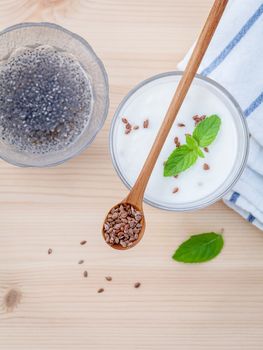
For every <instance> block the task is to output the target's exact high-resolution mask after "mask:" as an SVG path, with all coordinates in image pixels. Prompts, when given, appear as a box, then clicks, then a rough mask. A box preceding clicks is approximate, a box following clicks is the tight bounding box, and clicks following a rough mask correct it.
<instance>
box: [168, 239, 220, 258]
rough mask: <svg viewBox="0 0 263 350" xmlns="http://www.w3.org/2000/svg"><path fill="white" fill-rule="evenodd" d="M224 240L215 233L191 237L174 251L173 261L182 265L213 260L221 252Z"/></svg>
mask: <svg viewBox="0 0 263 350" xmlns="http://www.w3.org/2000/svg"><path fill="white" fill-rule="evenodd" d="M223 246H224V240H223V237H222V235H221V234H219V233H215V232H208V233H201V234H198V235H194V236H191V237H190V238H189V239H188V240H187V241H185V242H183V243H182V244H181V245H180V246H179V248H178V249H177V250H176V251H175V253H174V255H173V259H174V260H176V261H179V262H184V263H201V262H205V261H209V260H211V259H213V258H215V257H216V256H217V255H218V254H219V253H220V252H221V250H222V248H223Z"/></svg>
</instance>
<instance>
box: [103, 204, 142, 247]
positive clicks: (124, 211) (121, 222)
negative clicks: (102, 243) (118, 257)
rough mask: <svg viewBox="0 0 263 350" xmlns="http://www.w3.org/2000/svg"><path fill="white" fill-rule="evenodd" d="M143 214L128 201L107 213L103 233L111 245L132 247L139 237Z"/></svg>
mask: <svg viewBox="0 0 263 350" xmlns="http://www.w3.org/2000/svg"><path fill="white" fill-rule="evenodd" d="M142 218H143V214H142V213H141V212H140V211H138V210H136V209H135V208H134V207H133V206H132V205H130V204H128V203H124V204H120V205H118V206H116V207H115V208H113V209H112V210H111V211H110V212H109V214H108V215H107V218H106V221H105V224H104V227H103V233H104V236H105V240H106V242H107V243H108V244H110V245H119V244H120V245H121V246H122V247H123V248H127V247H131V246H132V245H134V244H135V242H136V241H137V239H138V238H139V235H140V232H141V229H142V224H141V221H142Z"/></svg>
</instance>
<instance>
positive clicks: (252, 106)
mask: <svg viewBox="0 0 263 350" xmlns="http://www.w3.org/2000/svg"><path fill="white" fill-rule="evenodd" d="M262 102H263V92H261V94H260V95H259V96H258V97H257V98H256V99H255V100H254V101H253V102H252V103H251V104H250V105H249V106H248V107H247V108H246V109H245V110H244V115H245V117H248V116H249V115H250V114H251V113H252V112H254V110H255V109H257V108H258V107H259V106H260V105H261V103H262Z"/></svg>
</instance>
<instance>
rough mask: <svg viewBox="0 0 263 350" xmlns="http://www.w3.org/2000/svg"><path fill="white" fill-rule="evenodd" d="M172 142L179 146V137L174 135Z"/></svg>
mask: <svg viewBox="0 0 263 350" xmlns="http://www.w3.org/2000/svg"><path fill="white" fill-rule="evenodd" d="M174 143H175V146H176V147H180V146H181V143H180V141H179V138H178V137H177V136H175V138H174Z"/></svg>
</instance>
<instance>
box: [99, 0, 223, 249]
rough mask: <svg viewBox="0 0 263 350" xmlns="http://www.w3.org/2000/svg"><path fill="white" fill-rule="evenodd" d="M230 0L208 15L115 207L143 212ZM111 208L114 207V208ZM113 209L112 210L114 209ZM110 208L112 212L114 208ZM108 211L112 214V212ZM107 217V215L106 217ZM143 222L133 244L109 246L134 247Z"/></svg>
mask: <svg viewBox="0 0 263 350" xmlns="http://www.w3.org/2000/svg"><path fill="white" fill-rule="evenodd" d="M227 3H228V0H215V2H214V5H213V7H212V9H211V11H210V13H209V15H208V18H207V20H206V23H205V25H204V27H203V30H202V32H201V34H200V36H199V38H198V41H197V43H196V46H195V48H194V51H193V53H192V55H191V58H190V60H189V62H188V64H187V66H186V69H185V71H184V74H183V76H182V78H181V80H180V82H179V84H178V87H177V89H176V92H175V94H174V96H173V99H172V101H171V104H170V106H169V108H168V111H167V113H166V116H165V118H164V121H163V123H162V126H161V128H160V130H159V132H158V134H157V136H156V139H155V141H154V144H153V146H152V148H151V151H150V153H149V155H148V157H147V159H146V161H145V163H144V166H143V168H142V170H141V172H140V174H139V176H138V178H137V181H136V183H135V184H134V186H133V188H132V189H131V191H130V193H129V194H128V196H127V197H126V198H125V199H124V200H123V201H122V202H121V203H119V204H117V205H115V206H114V207H113V208H117V207H119V206H120V205H121V204H123V203H127V204H130V205H132V206H133V207H134V208H135V209H136V210H138V211H140V212H141V213H142V214H143V196H144V192H145V189H146V186H147V184H148V181H149V178H150V176H151V173H152V171H153V168H154V166H155V163H156V161H157V159H158V157H159V154H160V152H161V149H162V147H163V145H164V143H165V140H166V138H167V136H168V134H169V131H170V129H171V127H172V125H173V123H174V121H175V118H176V116H177V114H178V111H179V109H180V107H181V105H182V103H183V101H184V98H185V96H186V94H187V91H188V90H189V88H190V85H191V83H192V81H193V79H194V76H195V74H196V72H197V70H198V67H199V65H200V63H201V61H202V58H203V56H204V54H205V52H206V50H207V48H208V45H209V43H210V41H211V39H212V37H213V34H214V32H215V30H216V28H217V25H218V23H219V21H220V18H221V16H222V14H223V12H224V10H225V7H226V5H227ZM113 208H112V209H113ZM112 209H111V210H112ZM111 210H110V211H111ZM110 211H109V213H110ZM106 219H107V217H106ZM106 219H105V221H104V224H105V222H106ZM140 223H141V224H142V228H141V231H140V233H139V238H138V239H137V240H136V241H134V242H133V244H132V245H131V246H128V247H123V246H121V245H120V244H114V245H110V244H109V245H110V246H111V247H112V248H115V249H118V250H126V249H129V248H131V247H134V246H135V245H136V244H138V243H139V241H140V240H141V239H142V236H143V234H144V232H145V219H144V216H143V218H142V220H141V222H140ZM102 233H103V237H104V239H106V237H105V229H104V225H103V229H102Z"/></svg>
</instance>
